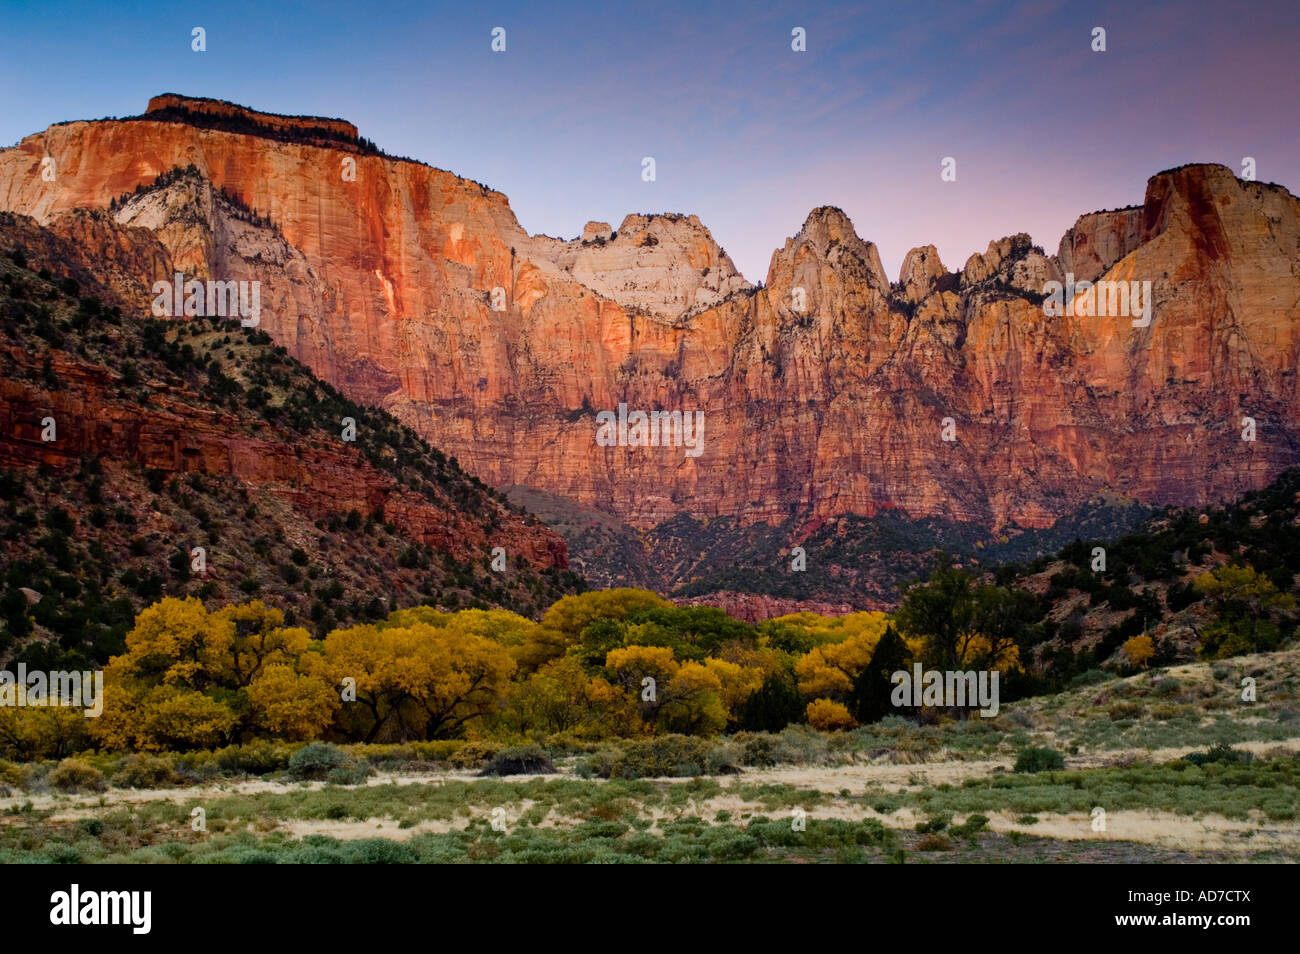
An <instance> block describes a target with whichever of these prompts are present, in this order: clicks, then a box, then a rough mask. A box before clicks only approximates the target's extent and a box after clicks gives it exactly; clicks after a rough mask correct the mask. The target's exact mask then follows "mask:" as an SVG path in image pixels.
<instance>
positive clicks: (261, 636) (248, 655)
mask: <svg viewBox="0 0 1300 954" xmlns="http://www.w3.org/2000/svg"><path fill="white" fill-rule="evenodd" d="M212 619H213V620H214V621H218V622H228V623H230V624H231V629H230V643H229V647H228V649H227V654H226V658H225V660H224V665H223V666H222V668H221V671H220V672H219V674H218V675H219V678H220V679H221V681H222V682H225V683H227V684H229V685H233V686H247V685H248V684H249V683H250V682H252V681H253V680H254V679H255V678H256V677H257V675H258V673H260V672H261V671H262V669H263V668H264V667H266V666H275V665H291V664H292V663H293V662H294V660H296V659H297V658H298V657H299V656H301V655H302V654H303V652H304V651H305V650H306V649H307V646H308V645H309V644H310V643H311V634H310V633H309V632H307V630H305V629H303V628H302V627H300V626H291V627H287V628H286V627H285V626H284V613H282V612H280V610H278V609H275V608H273V607H268V606H266V605H265V604H263V603H262V601H261V600H254V601H253V602H251V603H242V604H240V605H238V606H228V607H226V608H225V609H220V610H217V611H216V612H215V613H213V614H212Z"/></svg>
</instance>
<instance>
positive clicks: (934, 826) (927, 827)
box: [916, 815, 952, 835]
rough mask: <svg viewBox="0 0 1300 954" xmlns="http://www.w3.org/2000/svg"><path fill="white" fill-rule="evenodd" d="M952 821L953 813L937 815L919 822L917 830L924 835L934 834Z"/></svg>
mask: <svg viewBox="0 0 1300 954" xmlns="http://www.w3.org/2000/svg"><path fill="white" fill-rule="evenodd" d="M951 823H952V816H951V815H935V816H934V817H933V818H931V819H930V820H929V821H923V822H917V823H916V830H917V831H919V832H920V833H921V834H923V835H932V834H934V833H935V832H937V831H943V830H944V829H945V828H947V827H948V825H949V824H951Z"/></svg>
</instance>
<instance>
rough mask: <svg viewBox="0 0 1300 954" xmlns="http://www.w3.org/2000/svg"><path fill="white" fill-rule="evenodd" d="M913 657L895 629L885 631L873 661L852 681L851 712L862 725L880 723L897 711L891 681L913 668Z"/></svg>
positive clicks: (889, 628)
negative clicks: (901, 671)
mask: <svg viewBox="0 0 1300 954" xmlns="http://www.w3.org/2000/svg"><path fill="white" fill-rule="evenodd" d="M911 655H912V654H911V652H910V651H909V650H908V648H907V643H905V642H903V639H902V637H901V636H899V635H898V633H896V632H895V631H894V627H892V626H888V627H886V628H885V634H884V635H883V636H881V637H880V642H878V643H877V644H876V650H875V652H874V653H872V655H871V661H870V662H869V663H867V665H866V666H864V667H863V669H862V672H860V673H859V674H858V677H857V679H855V680H854V681H853V692H852V694H851V695H850V696H849V712H850V713H852V715H853V718H854V719H856V720H857V721H858V722H859V723H860V724H862V725H866V724H867V723H869V722H879V721H880V720H881V719H883V718H884V717H885V716H887V715H889V714H890V713H891V712H894V711H896V710H895V708H894V705H893V703H892V702H891V701H890V694H891V693H892V691H893V687H894V684H893V681H892V680H891V678H890V677H891V676H893V674H894V673H896V672H898V671H900V670H906V669H907V667H908V666H910V665H911Z"/></svg>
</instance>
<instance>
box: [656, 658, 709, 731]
mask: <svg viewBox="0 0 1300 954" xmlns="http://www.w3.org/2000/svg"><path fill="white" fill-rule="evenodd" d="M656 716H657V722H658V724H659V726H660V728H662V729H664V730H665V731H667V732H681V733H683V734H686V735H714V734H716V733H718V732H721V731H722V730H723V729H724V728H725V727H726V725H727V709H726V706H724V705H723V703H722V680H721V679H720V678H719V675H718V673H717V672H716V671H715V670H713V669H710V668H709V667H708V666H707V665H703V664H701V663H697V662H685V663H682V665H681V667H680V668H679V669H678V670H677V672H676V673H674V674H673V675H672V676H671V677H670V678H669V680H668V685H667V687H666V688H665V690H664V691H663V692H662V693H661V698H660V704H659V710H658V712H657V713H656Z"/></svg>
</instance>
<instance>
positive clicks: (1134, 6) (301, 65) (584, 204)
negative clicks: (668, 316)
mask: <svg viewBox="0 0 1300 954" xmlns="http://www.w3.org/2000/svg"><path fill="white" fill-rule="evenodd" d="M759 7H760V5H758V4H752V3H704V4H700V3H698V2H696V3H675V2H663V0H656V2H653V3H643V4H625V3H618V2H608V0H606V2H602V3H591V4H584V5H579V4H567V3H554V4H536V3H526V4H492V3H482V4H479V3H473V4H470V3H466V4H456V5H444V4H438V3H422V4H405V3H394V4H359V3H271V2H264V3H255V4H243V3H197V4H169V5H161V4H158V5H153V4H142V3H131V2H121V3H115V4H113V5H111V7H107V5H106V6H100V5H93V4H81V3H67V4H50V3H44V2H42V3H17V2H12V0H0V144H2V145H10V144H12V143H14V142H17V141H18V140H19V139H20V138H22V137H23V136H25V135H28V134H30V133H33V132H37V131H39V130H41V129H43V128H45V127H46V126H47V125H49V124H50V123H53V122H57V121H60V120H65V119H93V118H99V117H102V116H109V115H116V116H127V115H135V114H138V113H140V112H142V111H143V110H144V107H145V104H146V103H147V101H148V99H149V97H150V96H152V95H155V94H157V93H161V92H176V93H184V94H188V95H195V96H209V97H213V98H218V99H226V100H231V101H233V102H237V103H241V104H244V105H247V106H252V107H254V108H257V109H263V110H268V111H271V112H279V113H290V114H313V115H325V116H338V117H342V118H345V119H348V120H350V121H352V122H354V123H356V124H357V126H358V127H359V128H360V131H361V134H362V135H364V136H366V137H367V138H369V139H372V140H374V141H375V142H377V143H378V144H379V145H380V146H381V147H383V148H384V149H386V150H387V151H389V152H391V153H394V154H397V155H407V156H410V157H412V158H415V159H419V160H422V161H424V162H428V163H430V164H431V165H435V166H439V167H441V168H445V169H450V170H452V171H454V172H456V173H458V174H460V175H464V176H466V177H468V178H472V179H477V180H479V181H481V182H484V183H486V184H487V185H489V186H492V187H493V188H496V189H500V190H501V191H503V192H505V193H506V194H507V195H508V196H509V197H510V201H511V206H512V207H513V209H514V211H515V214H516V215H517V216H518V218H519V220H520V223H521V224H522V225H523V226H524V228H526V229H528V230H529V231H531V232H545V233H547V234H550V235H559V236H563V237H572V236H574V235H576V234H577V233H578V232H579V231H580V230H581V228H582V225H583V223H584V222H586V221H587V220H588V219H598V220H606V221H609V222H611V223H612V224H614V225H615V227H617V224H618V222H619V221H620V220H621V219H622V217H623V215H625V214H626V213H629V212H660V211H674V212H687V213H695V214H698V215H699V216H700V218H701V219H702V220H703V222H704V223H705V224H706V225H707V226H709V228H710V229H711V230H712V231H713V233H714V236H715V237H716V238H717V240H718V241H719V242H720V243H721V244H722V245H723V246H724V247H725V248H726V249H727V250H728V252H730V253H731V255H732V257H733V258H734V259H735V261H736V264H737V266H738V267H739V268H740V269H741V271H742V272H744V274H745V276H746V277H747V278H748V279H750V280H751V281H754V282H757V281H761V280H762V279H764V278H765V276H766V271H767V265H768V260H769V258H770V256H771V253H772V250H773V249H774V248H776V247H778V246H780V245H781V244H783V242H784V241H785V239H786V237H788V236H790V235H793V234H794V233H795V232H796V231H797V230H798V229H799V226H800V225H801V224H802V223H803V220H804V218H805V216H806V215H807V213H808V211H809V210H810V209H812V208H814V207H815V206H818V205H823V204H829V205H838V206H840V207H841V208H843V209H844V210H845V211H846V212H847V213H848V214H849V216H850V217H851V218H852V219H853V222H854V224H855V226H856V227H857V230H858V233H859V234H860V235H861V236H862V237H863V238H866V239H869V240H871V241H874V242H876V243H877V244H878V245H879V246H880V248H881V253H882V257H883V258H884V262H885V267H886V270H887V271H889V273H890V275H891V277H896V275H897V272H898V268H899V266H900V264H901V262H902V258H903V255H904V254H905V253H906V251H907V250H908V249H909V248H911V247H913V246H916V245H923V244H934V245H936V246H938V248H939V251H940V254H941V257H942V259H943V261H944V264H945V265H947V266H948V267H949V268H950V269H951V268H960V267H961V265H962V264H963V262H964V261H965V259H966V257H967V256H969V255H970V254H971V253H972V252H975V251H983V249H984V247H985V246H986V245H987V243H988V242H989V241H990V240H991V239H995V238H999V237H1001V236H1003V235H1007V234H1011V233H1014V232H1019V231H1027V232H1029V233H1030V234H1031V235H1032V236H1033V238H1034V241H1035V242H1037V243H1039V244H1042V245H1044V246H1046V247H1047V250H1048V251H1049V252H1051V251H1055V248H1056V243H1057V241H1058V240H1059V239H1060V236H1061V233H1062V232H1063V231H1064V230H1065V229H1066V228H1068V227H1069V226H1070V225H1071V224H1072V223H1073V221H1074V219H1075V218H1076V217H1077V216H1078V215H1079V214H1081V213H1084V212H1089V211H1093V210H1095V209H1100V208H1110V207H1115V206H1120V205H1128V204H1132V203H1135V202H1140V201H1141V198H1142V193H1143V189H1144V186H1145V183H1146V180H1147V178H1148V177H1149V176H1150V175H1151V174H1153V173H1155V172H1157V171H1159V170H1161V169H1164V168H1168V167H1171V166H1176V165H1181V164H1183V163H1185V162H1193V161H1215V162H1223V163H1225V164H1227V165H1229V166H1231V167H1232V168H1233V169H1235V170H1237V171H1238V172H1239V171H1240V168H1241V160H1242V157H1244V156H1253V157H1255V159H1256V161H1257V164H1258V176H1259V178H1260V179H1263V180H1265V181H1272V182H1279V183H1281V184H1283V185H1285V186H1287V187H1288V188H1290V189H1291V190H1292V191H1297V187H1298V186H1300V150H1297V145H1298V144H1300V143H1298V142H1297V140H1298V139H1300V135H1298V134H1297V129H1296V116H1297V107H1296V103H1297V102H1300V80H1298V79H1297V70H1296V68H1295V63H1296V54H1297V51H1298V50H1300V4H1295V3H1291V2H1272V3H1262V2H1250V0H1247V2H1241V3H1232V4H1217V3H1208V2H1200V0H1188V2H1178V3H1160V2H1156V3H1133V2H1131V0H1130V2H1123V3H1070V2H1064V0H1040V2H998V0H974V2H969V3H953V4H934V3H889V4H876V3H870V4H863V3H859V4H795V3H790V4H764V5H761V7H762V9H759ZM195 26H202V27H204V28H205V29H206V31H207V45H208V49H207V52H205V53H195V52H193V51H191V49H190V31H191V29H192V28H193V27H195ZM496 26H502V27H505V28H506V31H507V34H506V40H507V50H506V52H505V53H493V52H492V51H491V49H490V43H491V30H492V28H493V27H496ZM796 26H800V27H803V28H805V30H806V31H807V46H808V49H807V52H804V53H796V52H793V51H792V50H791V48H790V40H791V30H792V28H794V27H796ZM1095 26H1102V27H1104V28H1105V29H1106V31H1107V51H1106V52H1105V53H1094V52H1092V50H1091V49H1090V43H1091V31H1092V28H1093V27H1095ZM644 156H653V157H654V158H655V160H656V166H657V180H656V181H655V182H653V183H647V182H643V181H642V180H641V159H642V157H644ZM945 156H952V157H954V158H955V159H956V160H957V180H956V181H955V182H942V181H940V176H939V171H940V162H941V160H942V159H943V157H945Z"/></svg>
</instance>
